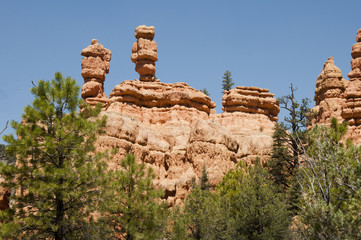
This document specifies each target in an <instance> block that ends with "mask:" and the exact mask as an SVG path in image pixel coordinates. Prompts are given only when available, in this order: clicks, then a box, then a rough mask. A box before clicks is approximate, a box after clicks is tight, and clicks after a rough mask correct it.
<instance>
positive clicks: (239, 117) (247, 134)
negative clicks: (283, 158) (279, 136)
mask: <svg viewBox="0 0 361 240" xmlns="http://www.w3.org/2000/svg"><path fill="white" fill-rule="evenodd" d="M222 103H223V111H224V112H223V113H221V114H217V115H216V121H217V122H219V123H220V124H221V125H222V126H224V127H225V128H226V129H227V130H229V131H230V132H231V133H232V135H233V136H235V137H236V138H237V141H238V143H239V146H240V149H239V151H238V155H237V157H238V159H240V160H242V161H246V162H247V163H252V162H254V161H255V160H256V158H257V157H260V158H261V160H262V161H263V162H265V161H266V160H267V159H268V157H269V155H270V150H271V147H272V134H273V129H274V125H275V123H276V122H277V120H278V117H277V115H278V113H279V111H280V109H279V103H278V101H277V99H275V98H274V94H271V93H269V90H268V89H263V88H258V87H235V88H234V89H231V90H230V91H225V93H224V95H223V98H222Z"/></svg>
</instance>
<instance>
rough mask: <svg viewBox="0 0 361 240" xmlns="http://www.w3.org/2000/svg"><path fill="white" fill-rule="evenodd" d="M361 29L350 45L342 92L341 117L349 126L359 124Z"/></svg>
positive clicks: (360, 112)
mask: <svg viewBox="0 0 361 240" xmlns="http://www.w3.org/2000/svg"><path fill="white" fill-rule="evenodd" d="M360 35H361V29H360V30H358V32H357V37H356V41H358V43H356V44H354V45H353V46H352V52H351V56H352V58H353V59H352V60H351V72H350V73H349V74H348V76H349V77H350V82H349V84H348V87H347V88H346V91H345V93H344V95H345V98H346V103H345V104H344V105H343V108H342V117H343V118H344V119H345V120H347V121H348V123H349V125H350V126H356V127H358V126H360V123H361V74H360V73H361V37H360ZM360 137H361V136H360Z"/></svg>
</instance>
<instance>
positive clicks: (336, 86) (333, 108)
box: [311, 57, 348, 126]
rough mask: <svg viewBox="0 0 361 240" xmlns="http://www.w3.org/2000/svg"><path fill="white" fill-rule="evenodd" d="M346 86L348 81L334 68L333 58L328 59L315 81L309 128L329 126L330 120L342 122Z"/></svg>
mask: <svg viewBox="0 0 361 240" xmlns="http://www.w3.org/2000/svg"><path fill="white" fill-rule="evenodd" d="M347 85H348V81H347V80H346V79H343V78H342V73H341V70H340V69H339V68H338V67H336V66H335V63H334V59H333V57H330V58H329V59H328V60H327V61H326V62H325V63H324V64H323V69H322V71H321V73H320V75H319V76H318V78H317V81H316V89H315V97H314V100H315V102H316V105H315V107H314V108H313V109H312V110H313V111H312V113H311V114H312V116H311V117H312V120H311V126H313V125H314V124H316V123H318V124H325V125H329V124H330V121H331V119H332V118H336V119H337V120H338V121H339V122H342V121H343V118H342V116H341V110H342V106H343V105H344V104H345V102H346V99H345V98H344V92H345V89H346V88H347Z"/></svg>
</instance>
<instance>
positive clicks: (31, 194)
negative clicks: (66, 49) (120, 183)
mask: <svg viewBox="0 0 361 240" xmlns="http://www.w3.org/2000/svg"><path fill="white" fill-rule="evenodd" d="M79 89H80V88H79V87H78V86H77V85H76V81H75V80H74V79H72V78H71V77H67V78H63V76H62V74H61V73H55V78H54V79H53V80H51V81H44V80H40V81H39V82H38V85H37V86H35V87H33V88H32V89H31V92H32V93H33V95H34V96H35V99H34V101H33V103H32V105H29V106H27V107H25V109H24V114H23V115H22V122H21V123H19V122H15V121H12V122H11V126H12V127H13V128H14V129H15V131H16V136H17V137H15V136H14V135H12V134H11V135H8V136H4V140H5V141H6V142H7V143H8V146H7V147H6V151H7V154H9V155H10V156H14V155H16V156H17V162H16V165H14V164H12V165H11V164H7V163H0V174H1V176H3V177H4V182H2V183H1V185H2V187H4V188H7V189H14V190H15V191H16V194H14V195H12V196H11V200H12V201H13V202H14V204H13V205H12V207H11V208H10V209H8V210H6V211H2V212H1V213H0V222H2V224H1V225H0V236H1V238H2V239H8V238H11V239H57V240H63V239H72V238H74V239H96V236H95V235H94V234H95V231H94V230H95V229H96V225H95V221H94V220H93V219H92V215H93V214H94V213H95V212H96V209H95V208H96V206H97V205H98V203H99V201H100V198H99V196H101V194H102V192H101V190H102V186H103V185H104V184H105V180H104V178H103V176H104V175H103V174H104V172H105V164H104V163H103V162H102V161H101V159H102V156H103V155H102V154H93V150H94V141H95V136H96V134H98V133H100V131H101V128H102V127H104V126H105V119H104V118H94V119H93V120H92V121H89V120H88V117H96V116H97V115H98V113H99V112H100V108H99V107H98V108H96V109H91V108H89V107H87V106H84V109H83V111H82V112H81V113H77V110H78V107H79V105H80V103H81V102H80V100H79V98H78V94H79Z"/></svg>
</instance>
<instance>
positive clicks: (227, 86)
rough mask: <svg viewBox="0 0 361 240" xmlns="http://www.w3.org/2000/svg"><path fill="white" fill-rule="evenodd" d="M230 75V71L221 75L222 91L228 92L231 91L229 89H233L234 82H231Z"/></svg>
mask: <svg viewBox="0 0 361 240" xmlns="http://www.w3.org/2000/svg"><path fill="white" fill-rule="evenodd" d="M231 76H232V73H231V72H230V71H228V70H227V71H226V72H225V73H224V75H223V77H222V78H223V80H222V89H223V90H224V91H229V90H231V88H232V87H233V85H234V82H233V80H232V77H231Z"/></svg>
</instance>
